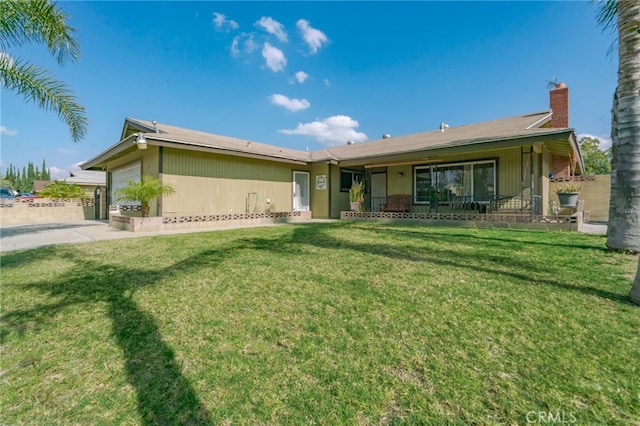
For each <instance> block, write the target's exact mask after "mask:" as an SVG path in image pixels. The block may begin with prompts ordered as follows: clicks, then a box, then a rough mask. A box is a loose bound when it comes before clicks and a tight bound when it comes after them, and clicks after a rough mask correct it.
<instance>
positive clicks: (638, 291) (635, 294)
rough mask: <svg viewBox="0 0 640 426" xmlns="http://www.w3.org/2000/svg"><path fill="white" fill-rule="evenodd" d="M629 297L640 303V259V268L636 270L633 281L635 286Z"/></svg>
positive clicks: (639, 263)
mask: <svg viewBox="0 0 640 426" xmlns="http://www.w3.org/2000/svg"><path fill="white" fill-rule="evenodd" d="M629 298H631V300H632V301H633V302H635V303H637V304H638V305H640V260H639V261H638V270H637V271H636V279H635V281H633V287H631V292H630V293H629Z"/></svg>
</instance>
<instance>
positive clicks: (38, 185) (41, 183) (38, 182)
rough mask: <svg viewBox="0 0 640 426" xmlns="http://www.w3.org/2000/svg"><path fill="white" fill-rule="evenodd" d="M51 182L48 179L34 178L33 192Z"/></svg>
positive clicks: (40, 189)
mask: <svg viewBox="0 0 640 426" xmlns="http://www.w3.org/2000/svg"><path fill="white" fill-rule="evenodd" d="M50 183H51V181H50V180H34V181H33V192H38V191H42V190H43V189H44V188H45V186H47V185H49V184H50Z"/></svg>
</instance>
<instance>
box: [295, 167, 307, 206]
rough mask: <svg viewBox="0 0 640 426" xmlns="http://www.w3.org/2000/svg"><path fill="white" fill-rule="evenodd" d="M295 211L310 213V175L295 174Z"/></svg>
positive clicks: (303, 173) (304, 173) (305, 173)
mask: <svg viewBox="0 0 640 426" xmlns="http://www.w3.org/2000/svg"><path fill="white" fill-rule="evenodd" d="M293 210H294V211H305V212H306V211H309V173H307V172H293Z"/></svg>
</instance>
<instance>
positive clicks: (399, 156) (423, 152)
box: [339, 129, 573, 168]
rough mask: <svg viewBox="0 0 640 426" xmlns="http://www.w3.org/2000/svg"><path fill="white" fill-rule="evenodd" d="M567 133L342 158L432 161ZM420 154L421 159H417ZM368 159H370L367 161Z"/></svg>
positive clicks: (375, 162)
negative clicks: (470, 151) (473, 150)
mask: <svg viewBox="0 0 640 426" xmlns="http://www.w3.org/2000/svg"><path fill="white" fill-rule="evenodd" d="M562 134H567V136H566V137H567V138H570V135H571V134H573V130H572V129H561V130H557V131H550V132H545V133H537V134H532V135H520V136H516V137H504V138H489V139H473V140H468V141H459V142H456V143H455V144H447V145H438V146H433V147H424V148H422V149H415V150H410V151H404V152H396V153H385V154H379V155H376V156H370V155H362V156H358V157H349V158H344V159H341V160H340V161H339V162H340V165H341V166H351V165H362V164H364V165H365V167H367V168H369V167H380V165H381V164H387V163H390V162H394V161H397V162H407V161H408V162H412V163H413V162H416V163H420V162H425V161H427V162H428V161H430V159H432V158H433V157H438V156H442V155H452V154H459V153H461V152H469V148H470V147H475V148H477V149H476V151H485V150H487V149H501V148H511V147H517V146H521V145H529V144H533V143H535V142H546V141H551V140H557V139H558V135H562ZM416 156H419V157H420V158H419V159H415V157H416ZM367 160H368V161H367Z"/></svg>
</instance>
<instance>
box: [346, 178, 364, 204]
mask: <svg viewBox="0 0 640 426" xmlns="http://www.w3.org/2000/svg"><path fill="white" fill-rule="evenodd" d="M363 202H364V182H362V181H360V182H358V181H354V182H353V184H351V188H350V189H349V203H350V205H351V211H360V210H361V209H362V203H363Z"/></svg>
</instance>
